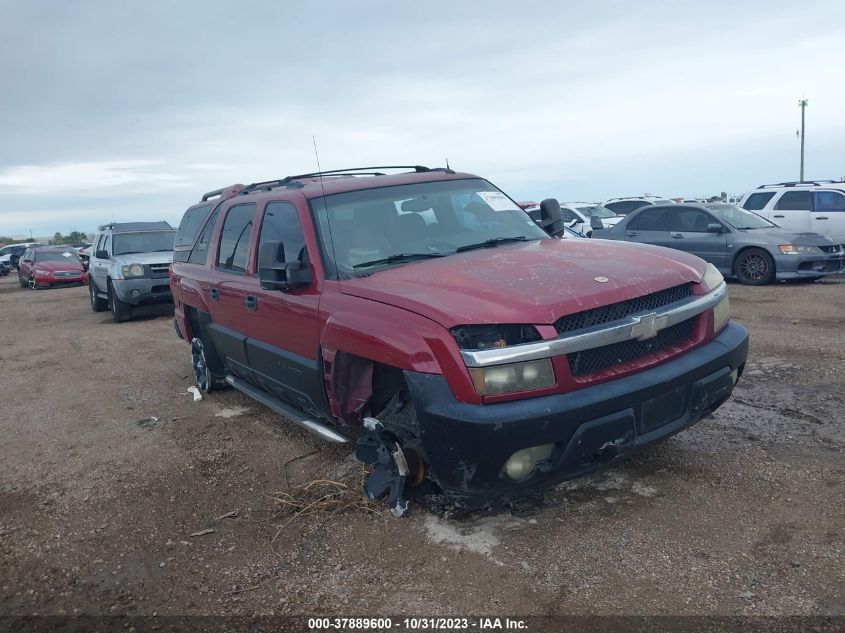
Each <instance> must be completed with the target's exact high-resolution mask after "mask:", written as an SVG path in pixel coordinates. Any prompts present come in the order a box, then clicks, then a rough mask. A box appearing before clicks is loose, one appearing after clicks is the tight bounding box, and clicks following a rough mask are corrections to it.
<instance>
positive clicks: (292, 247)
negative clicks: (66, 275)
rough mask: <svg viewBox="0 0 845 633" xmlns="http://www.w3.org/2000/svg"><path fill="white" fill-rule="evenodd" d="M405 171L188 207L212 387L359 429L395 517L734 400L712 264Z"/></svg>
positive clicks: (185, 257)
mask: <svg viewBox="0 0 845 633" xmlns="http://www.w3.org/2000/svg"><path fill="white" fill-rule="evenodd" d="M396 169H398V168H363V169H352V170H342V171H334V172H321V173H313V174H303V175H298V176H290V177H287V178H282V179H280V180H274V181H270V182H261V183H255V184H251V185H248V186H243V185H233V186H231V187H227V188H225V189H220V190H217V191H212V192H209V193H207V194H205V195H204V196H202V200H201V201H200V202H199V203H198V204H196V205H193V206H191V207H190V208H189V209H188V210H187V211H186V212H185V215H184V218H183V220H182V223H181V225H180V227H179V231H178V233H177V237H176V244H175V250H174V262H173V266H172V270H171V279H170V284H171V288H172V291H173V298H174V303H175V315H176V318H175V327H176V332H177V334H178V335H179V336H180V337H181V338H183V339H185V340H186V341H188V342H190V344H191V359H192V363H193V367H194V371H195V374H196V377H197V382H198V384H199V386H200V387H201V388H202V389H204V390H205V391H213V390H214V389H217V388H219V387H222V386H227V385H228V386H232V387H235V388H236V389H239V390H240V391H242V392H244V393H246V394H248V395H249V396H251V397H253V398H255V399H256V400H258V401H259V402H261V403H263V404H265V405H267V406H268V407H270V408H271V409H274V410H275V411H277V412H279V413H281V414H283V415H284V416H285V417H286V418H288V419H290V420H291V421H293V422H295V423H297V424H300V425H301V426H303V427H305V428H307V429H309V430H311V431H313V432H315V433H317V434H318V435H320V436H322V437H323V438H325V439H327V440H330V441H335V442H346V441H351V440H352V439H353V438H355V439H356V441H357V447H356V455H357V457H358V459H360V460H361V461H363V462H365V463H368V464H370V465H371V466H372V473H371V474H370V475H369V476H368V478H367V479H366V481H365V483H364V491H365V493H366V494H367V495H368V496H369V497H370V498H373V499H380V498H384V497H388V501H389V506H390V509H391V511H392V512H393V513H394V514H395V515H401V514H403V513H404V512H405V510H406V508H407V504H408V501H407V500H408V499H418V500H423V501H426V500H437V501H442V500H447V502H448V503H449V504H451V505H456V506H459V507H464V508H479V507H487V506H494V505H498V504H500V503H504V502H508V501H511V500H514V499H516V498H518V497H520V496H521V495H523V494H524V492H525V491H526V490H527V489H532V488H537V487H541V486H548V485H551V484H554V483H556V482H559V481H562V480H565V479H569V478H573V477H576V476H579V475H583V474H585V473H587V472H590V471H592V470H595V469H597V468H600V467H602V466H606V465H607V464H610V463H612V462H614V461H615V460H618V459H620V458H622V457H624V456H626V455H628V454H630V453H632V452H633V451H635V450H636V449H638V448H639V447H641V446H643V445H646V444H650V443H652V442H655V441H657V440H660V439H662V438H665V437H668V436H670V435H672V434H674V433H677V432H678V431H680V430H682V429H684V428H686V427H688V426H690V425H691V424H693V423H695V422H697V421H698V420H700V419H701V418H703V417H705V416H707V415H708V414H709V413H711V412H712V411H714V410H715V409H716V408H717V407H719V406H720V405H721V404H722V403H723V402H725V400H727V398H728V397H729V396H730V394H731V391H732V390H733V387H734V384H735V383H736V382H737V380H738V379H739V377H740V376H741V374H742V371H743V367H744V365H745V359H746V354H747V349H748V335H747V333H746V331H745V330H744V329H743V328H742V327H741V326H740V325H738V324H735V323H733V322H731V321H730V307H729V303H728V293H727V288H726V286H725V283H724V281H723V279H722V275H721V274H720V273H719V271H718V270H716V268H714V267H713V266H712V265H708V264H706V263H705V262H704V261H702V260H701V259H699V258H697V257H695V256H693V255H689V254H687V253H683V252H678V251H673V250H670V249H666V248H660V247H651V246H644V245H634V244H626V243H616V242H605V241H593V240H560V239H556V238H553V237H550V236H549V235H548V234H547V233H546V232H544V231H543V230H542V229H541V228H540V227H539V226H538V225H537V224H536V223H535V221H534V220H532V219H531V218H529V217H528V216H527V215H526V214H525V212H523V211H522V210H521V209H520V208H519V207H518V206H517V204H516V203H514V202H513V200H512V199H511V198H509V197H508V196H507V195H505V194H504V193H502V192H501V191H500V190H499V189H497V188H496V187H495V186H494V185H492V184H491V183H489V182H488V181H486V180H484V179H483V178H479V177H478V176H473V175H470V174H462V173H455V172H454V171H452V170H450V169H448V168H447V169H429V168H426V167H421V166H416V167H411V168H407V169H410V171H409V172H405V173H392V174H386V173H385V172H387V171H395V170H396ZM549 204H552V205H554V201H553V200H550V201H544V205H545V206H546V207H548V206H549ZM552 211H553V215H550V214H549V213H548V208H546V211H545V212H544V217H548V218H550V220H549V222H550V223H551V224H552V225H554V224H555V223H556V222H557V223H560V213H561V212H560V207H559V205H558V206H556V208H554V209H552Z"/></svg>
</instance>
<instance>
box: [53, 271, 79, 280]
mask: <svg viewBox="0 0 845 633" xmlns="http://www.w3.org/2000/svg"><path fill="white" fill-rule="evenodd" d="M81 276H82V273H80V272H77V271H75V270H60V271H57V272H54V273H53V277H68V278H76V277H81Z"/></svg>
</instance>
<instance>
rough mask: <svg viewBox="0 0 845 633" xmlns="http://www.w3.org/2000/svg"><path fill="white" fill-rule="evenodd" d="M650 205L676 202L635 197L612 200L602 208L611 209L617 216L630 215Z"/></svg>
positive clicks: (649, 197)
mask: <svg viewBox="0 0 845 633" xmlns="http://www.w3.org/2000/svg"><path fill="white" fill-rule="evenodd" d="M648 204H674V202H673V201H672V200H667V199H666V198H661V197H660V196H633V197H630V198H610V199H609V200H606V201H605V203H604V204H603V205H602V206H603V207H606V208H608V209H610V210H611V211H613V212H614V213H615V214H616V215H628V214H629V213H631V212H633V211H636V210H637V209H639V208H640V207H644V206H646V205H648Z"/></svg>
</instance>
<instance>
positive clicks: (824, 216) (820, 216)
mask: <svg viewBox="0 0 845 633" xmlns="http://www.w3.org/2000/svg"><path fill="white" fill-rule="evenodd" d="M816 219H817V220H827V219H828V218H827V216H826V215H819V216H816Z"/></svg>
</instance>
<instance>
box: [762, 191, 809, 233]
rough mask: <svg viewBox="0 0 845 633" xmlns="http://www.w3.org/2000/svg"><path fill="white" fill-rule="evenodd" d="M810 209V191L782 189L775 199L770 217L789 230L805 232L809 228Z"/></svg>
mask: <svg viewBox="0 0 845 633" xmlns="http://www.w3.org/2000/svg"><path fill="white" fill-rule="evenodd" d="M812 210H813V192H812V191H784V192H783V194H781V196H780V197H779V198H778V199H777V200H775V204H774V208H773V211H772V217H771V218H770V219H771V220H772V222H774V223H775V224H777V225H779V226H781V227H783V228H785V229H787V230H789V231H795V232H796V233H807V232H809V231H810V230H811V229H810V226H811V224H810V212H811V211H812Z"/></svg>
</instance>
